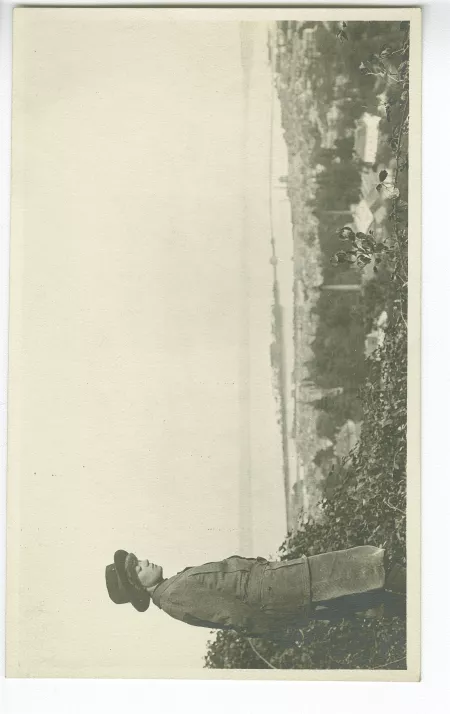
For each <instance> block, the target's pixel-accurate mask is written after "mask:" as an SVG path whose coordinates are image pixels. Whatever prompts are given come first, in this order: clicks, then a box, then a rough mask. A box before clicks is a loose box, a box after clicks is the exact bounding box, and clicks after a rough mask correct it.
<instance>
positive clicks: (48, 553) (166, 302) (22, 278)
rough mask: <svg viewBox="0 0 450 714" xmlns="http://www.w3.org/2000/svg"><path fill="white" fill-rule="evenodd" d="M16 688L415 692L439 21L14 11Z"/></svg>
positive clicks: (416, 14)
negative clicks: (385, 683) (428, 76)
mask: <svg viewBox="0 0 450 714" xmlns="http://www.w3.org/2000/svg"><path fill="white" fill-rule="evenodd" d="M12 165H13V171H12V237H11V302H10V304H11V308H10V311H11V312H10V314H11V317H10V337H9V342H10V375H9V380H10V381H9V424H8V538H7V540H8V543H7V545H8V560H7V675H8V676H10V677H69V678H72V677H110V678H124V677H125V678H171V677H174V678H261V679H262V678H266V679H267V678H271V679H347V680H370V679H372V680H394V681H395V680H396V681H401V680H417V679H418V678H419V672H420V668H419V660H420V657H419V654H420V650H419V636H420V630H419V624H420V623H419V619H420V618H419V614H420V611H419V603H420V578H419V575H420V572H419V571H420V569H419V563H420V520H419V509H420V498H419V487H420V477H419V459H420V452H419V443H420V425H419V422H418V416H417V415H418V413H419V384H420V381H419V380H420V377H419V370H420V363H419V359H420V358H419V354H420V332H419V330H420V230H419V226H420V10H417V9H411V8H400V9H394V10H388V9H378V10H362V9H354V8H353V9H348V8H347V9H336V8H335V9H320V10H319V9H318V8H315V9H314V8H310V9H308V10H282V9H269V8H265V9H260V10H258V9H253V10H249V9H233V10H231V9H223V10H220V9H215V10H212V9H210V10H200V9H196V10H194V9H191V10H189V9H183V10H173V9H172V10H169V9H129V8H128V9H112V8H108V9H107V8H104V9H100V8H90V9H89V8H82V9H81V8H80V9H67V8H59V9H55V8H53V9H50V8H20V9H17V10H15V13H14V57H13V146H12Z"/></svg>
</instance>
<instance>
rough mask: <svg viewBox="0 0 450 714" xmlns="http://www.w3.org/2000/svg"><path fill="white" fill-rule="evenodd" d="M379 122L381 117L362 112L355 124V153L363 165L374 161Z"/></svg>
mask: <svg viewBox="0 0 450 714" xmlns="http://www.w3.org/2000/svg"><path fill="white" fill-rule="evenodd" d="M380 121H381V117H377V116H374V115H373V114H368V113H367V112H364V114H363V115H362V117H361V118H360V119H359V120H358V122H357V124H356V130H355V152H356V153H357V154H358V156H359V158H360V159H361V160H362V161H363V162H364V163H365V164H374V163H375V161H376V157H377V151H378V137H379V127H378V125H379V123H380Z"/></svg>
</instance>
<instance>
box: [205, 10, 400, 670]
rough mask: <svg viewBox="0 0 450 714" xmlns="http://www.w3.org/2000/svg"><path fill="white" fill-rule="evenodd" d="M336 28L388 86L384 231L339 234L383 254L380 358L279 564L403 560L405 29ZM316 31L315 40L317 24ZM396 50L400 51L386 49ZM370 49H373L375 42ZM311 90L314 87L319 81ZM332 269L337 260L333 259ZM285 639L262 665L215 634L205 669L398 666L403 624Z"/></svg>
mask: <svg viewBox="0 0 450 714" xmlns="http://www.w3.org/2000/svg"><path fill="white" fill-rule="evenodd" d="M320 25H321V24H320ZM334 30H335V36H334V43H335V45H336V46H337V49H335V48H332V47H331V45H330V43H329V37H328V38H327V42H326V43H324V46H325V45H326V47H327V48H328V50H327V52H328V55H329V56H331V55H333V53H335V56H339V57H340V58H341V60H342V54H340V53H341V51H342V48H343V47H345V48H347V49H346V54H345V62H347V61H348V60H349V58H350V57H352V58H353V65H354V64H355V62H354V60H355V59H357V61H358V66H359V64H360V57H361V55H360V54H359V56H358V50H357V47H358V45H359V42H361V41H362V40H364V42H363V43H362V44H363V46H364V47H366V46H367V45H373V43H374V41H378V40H379V39H380V37H383V39H384V40H385V41H386V42H387V43H388V46H387V47H381V49H380V50H379V51H378V53H377V58H376V61H375V59H374V58H373V57H372V58H370V57H369V64H366V63H364V67H365V68H366V69H367V70H368V71H367V72H363V73H360V76H361V77H362V78H363V80H364V83H366V84H364V85H363V86H364V87H365V89H366V90H367V88H368V87H370V89H371V94H372V98H373V94H374V82H375V81H376V80H378V79H380V76H379V75H380V72H381V73H382V78H383V81H384V82H385V84H386V86H385V99H384V102H385V105H386V106H387V107H389V114H390V116H389V117H388V118H389V119H390V122H391V125H392V130H391V137H390V139H389V148H390V151H391V152H394V155H395V159H396V169H395V174H394V177H393V180H392V182H391V187H390V188H389V187H388V190H393V192H394V195H393V198H392V212H391V215H390V217H389V218H390V231H389V233H390V235H389V239H388V240H387V241H385V242H383V243H382V246H381V248H379V247H377V245H376V244H375V245H374V241H373V238H372V236H371V234H364V235H357V234H354V233H353V232H352V233H349V232H348V231H347V230H345V229H343V230H342V231H341V237H342V238H343V240H344V242H345V243H346V245H347V250H345V251H343V252H344V253H346V254H347V253H349V254H350V255H351V256H352V258H351V259H350V262H351V263H354V262H355V263H357V264H358V262H359V263H365V262H366V261H367V259H368V260H369V261H374V260H375V259H376V258H378V257H382V261H380V263H379V266H380V271H379V272H378V273H377V274H375V276H374V278H373V279H372V280H370V281H369V282H367V283H366V284H365V286H364V289H363V291H362V297H361V301H360V306H359V308H358V314H359V317H360V319H361V320H362V324H363V326H364V329H368V328H370V326H371V322H372V321H373V318H374V316H375V315H376V314H377V312H378V311H379V310H380V307H382V308H383V309H386V311H387V314H388V322H387V327H386V332H385V339H384V343H383V345H382V346H381V347H380V348H379V351H378V355H377V357H378V359H376V360H371V361H370V363H369V364H367V365H366V374H365V375H364V376H363V377H362V380H361V381H362V386H361V389H360V393H359V399H360V403H361V407H362V409H363V424H362V430H361V435H360V441H359V443H358V444H357V446H356V447H355V448H354V450H353V451H352V453H351V454H350V456H349V458H348V459H347V461H346V463H342V464H340V465H339V466H338V467H337V468H336V469H335V470H334V471H333V472H331V473H330V475H329V477H328V484H329V486H332V488H331V489H329V491H328V492H329V493H330V494H331V495H330V497H329V498H324V500H323V502H322V503H321V508H320V511H321V515H320V518H317V519H315V520H309V521H308V522H307V523H306V524H305V525H304V526H303V527H302V528H301V529H300V531H298V532H296V533H291V534H288V536H287V538H286V540H285V542H284V543H283V544H282V546H281V548H280V552H279V555H280V558H281V559H282V560H288V559H292V558H296V557H298V556H299V555H301V554H306V555H314V554H317V553H321V552H326V551H330V550H336V549H341V548H348V547H353V546H357V545H362V544H372V545H376V546H381V547H384V548H386V551H387V554H388V557H389V559H390V560H391V561H392V560H397V561H401V562H404V563H405V562H406V543H405V538H406V515H405V511H406V455H407V452H406V418H407V412H406V408H407V322H406V318H407V238H408V226H407V210H406V208H407V165H408V164H407V159H408V148H407V127H408V84H407V82H408V64H407V63H408V46H409V44H408V43H409V38H408V34H409V27H408V23H406V26H405V23H402V24H401V28H400V30H401V42H398V39H399V30H398V25H397V24H396V23H375V22H374V23H348V24H347V25H345V24H341V25H336V27H334ZM320 31H321V32H322V34H323V32H324V30H323V27H322V26H320ZM328 34H330V33H328ZM336 35H338V37H337V38H336ZM386 35H387V36H386ZM327 43H328V44H327ZM378 46H379V45H378ZM395 47H397V48H398V49H390V48H395ZM370 51H371V53H372V54H373V53H376V51H377V48H376V46H372V47H371V49H370ZM398 56H400V58H401V61H400V63H397V64H395V67H396V72H397V73H396V74H395V75H394V73H393V70H392V67H391V66H390V65H389V67H388V69H387V70H386V72H384V70H383V69H382V68H381V67H380V66H379V63H380V62H381V63H382V64H383V65H385V64H386V60H387V59H389V60H390V61H391V60H393V58H396V57H398ZM322 61H323V59H322ZM345 62H344V64H345ZM377 63H378V65H377ZM402 63H406V64H403V65H402ZM372 70H373V71H372ZM352 71H353V70H352ZM329 74H331V73H329ZM393 76H395V77H396V79H395V81H394V80H393ZM318 86H321V85H320V82H319V84H318ZM405 92H406V94H405ZM288 95H289V92H288V91H287V90H286V95H285V99H286V101H289V100H290V97H289V96H288ZM387 153H388V152H387ZM379 180H380V184H383V183H384V182H385V181H386V176H383V175H380V177H379ZM380 190H384V189H380ZM397 191H398V194H397ZM352 251H355V252H352ZM354 258H355V260H354ZM358 259H359V260H358ZM338 263H339V264H341V262H340V259H339V260H338ZM345 264H347V257H346V258H345ZM325 332H326V330H324V333H325ZM319 371H320V370H319ZM292 636H293V640H292V645H291V646H288V647H281V646H280V645H279V644H276V643H273V642H266V641H255V643H254V644H255V645H256V648H257V651H258V652H259V653H260V654H261V655H262V657H263V658H264V659H260V658H259V657H258V656H257V654H256V653H255V651H254V649H253V648H252V647H251V646H250V643H249V642H248V641H246V640H245V639H243V638H240V637H239V636H237V635H236V634H233V633H229V632H226V633H225V632H219V633H217V634H216V637H215V640H214V641H211V642H210V643H209V645H208V652H207V655H206V658H205V664H206V666H207V667H212V668H255V669H260V668H267V667H269V666H271V667H275V668H280V669H286V668H298V669H348V668H352V669H353V668H362V669H366V668H370V669H373V668H389V669H402V668H405V667H406V656H405V654H406V623H405V619H404V617H402V616H400V615H398V614H397V615H395V614H392V613H390V614H389V613H387V614H386V616H385V617H383V618H374V619H369V618H366V617H365V618H358V617H354V618H352V619H347V620H345V621H343V620H342V621H338V622H333V623H326V622H311V623H310V624H309V625H308V626H307V627H305V628H304V629H303V631H302V632H300V631H298V632H296V633H292Z"/></svg>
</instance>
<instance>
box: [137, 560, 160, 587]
mask: <svg viewBox="0 0 450 714" xmlns="http://www.w3.org/2000/svg"><path fill="white" fill-rule="evenodd" d="M136 560H137V559H136ZM133 566H134V569H135V572H136V575H137V577H138V580H139V583H140V584H141V585H142V587H144V588H145V589H146V590H147V592H150V593H151V592H152V590H154V589H155V587H156V585H158V584H159V583H160V582H161V580H162V579H163V569H162V567H161V566H160V565H155V563H150V562H149V561H148V560H137V563H136V565H135V564H134V563H133Z"/></svg>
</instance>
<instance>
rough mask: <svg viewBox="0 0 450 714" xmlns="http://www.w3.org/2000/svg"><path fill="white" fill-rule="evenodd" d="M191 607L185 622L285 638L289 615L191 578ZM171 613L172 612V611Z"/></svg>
mask: <svg viewBox="0 0 450 714" xmlns="http://www.w3.org/2000/svg"><path fill="white" fill-rule="evenodd" d="M189 602H190V603H191V606H190V611H189V612H186V613H184V615H183V618H182V619H183V622H186V623H187V624H189V625H194V626H196V627H208V628H209V629H222V630H234V631H235V632H237V633H238V634H239V635H241V636H243V637H255V638H265V639H270V640H274V641H280V640H283V641H285V640H286V637H287V635H286V626H287V625H286V618H285V617H275V616H274V615H272V614H270V615H269V614H266V613H265V612H264V611H263V610H259V609H257V608H252V607H250V606H249V605H247V603H245V602H242V600H239V599H238V598H234V597H232V596H231V595H224V594H223V593H217V591H215V590H208V589H207V588H204V587H203V586H201V585H199V584H197V583H195V581H192V580H190V582H189ZM169 614H170V613H169Z"/></svg>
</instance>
